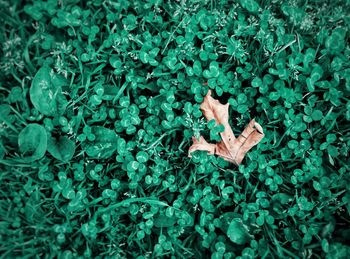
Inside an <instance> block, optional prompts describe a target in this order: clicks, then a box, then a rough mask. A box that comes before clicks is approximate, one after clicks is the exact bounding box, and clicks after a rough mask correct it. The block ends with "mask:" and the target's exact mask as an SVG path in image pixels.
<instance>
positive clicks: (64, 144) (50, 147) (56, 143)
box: [47, 136, 75, 162]
mask: <svg viewBox="0 0 350 259" xmlns="http://www.w3.org/2000/svg"><path fill="white" fill-rule="evenodd" d="M47 151H49V153H50V154H51V155H52V156H53V157H54V158H56V159H58V160H61V161H63V162H68V161H69V160H71V159H72V157H73V155H74V152H75V143H74V142H73V141H72V140H70V139H69V138H68V137H66V136H63V137H60V138H59V139H58V140H57V139H55V138H54V137H51V138H49V139H48V141H47Z"/></svg>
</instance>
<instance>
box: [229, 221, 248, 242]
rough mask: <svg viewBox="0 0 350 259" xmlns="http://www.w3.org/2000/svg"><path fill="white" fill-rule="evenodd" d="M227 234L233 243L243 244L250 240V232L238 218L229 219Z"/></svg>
mask: <svg viewBox="0 0 350 259" xmlns="http://www.w3.org/2000/svg"><path fill="white" fill-rule="evenodd" d="M227 236H228V237H229V238H230V240H231V241H232V242H233V243H236V244H238V245H243V244H245V243H247V242H248V241H250V234H249V232H248V228H247V226H245V225H244V224H243V222H242V221H241V220H240V219H238V218H235V219H233V220H232V221H231V223H230V225H229V227H228V230H227Z"/></svg>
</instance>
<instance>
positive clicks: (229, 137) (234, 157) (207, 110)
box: [188, 90, 264, 165]
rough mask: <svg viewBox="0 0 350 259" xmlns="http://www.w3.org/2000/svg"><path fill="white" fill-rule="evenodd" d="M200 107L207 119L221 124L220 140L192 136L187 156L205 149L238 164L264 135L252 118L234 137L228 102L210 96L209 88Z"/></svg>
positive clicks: (211, 153)
mask: <svg viewBox="0 0 350 259" xmlns="http://www.w3.org/2000/svg"><path fill="white" fill-rule="evenodd" d="M200 108H201V110H202V112H203V115H204V117H205V118H206V119H207V120H208V121H210V120H212V119H214V120H215V121H216V124H222V125H223V126H224V127H225V130H224V132H221V133H220V135H221V139H222V141H220V142H218V143H216V144H210V143H208V142H207V141H206V140H205V139H204V138H203V136H200V138H199V140H197V139H196V138H195V137H192V140H193V144H192V146H191V147H190V148H189V150H188V153H189V157H191V153H192V152H194V151H196V150H201V151H207V152H208V153H209V154H210V155H214V154H215V155H218V156H220V157H222V158H224V159H225V160H227V161H229V162H231V163H234V164H236V165H239V164H240V163H241V162H242V160H243V158H244V156H245V154H246V153H247V152H248V151H249V150H250V149H251V148H252V147H254V146H255V145H256V144H258V143H259V142H260V140H261V139H262V138H263V137H264V132H263V129H262V127H261V126H260V124H259V123H257V122H255V120H254V119H252V120H251V121H250V122H249V124H248V125H247V127H246V128H245V129H244V130H243V132H242V133H241V135H239V136H238V137H237V138H236V137H235V135H234V134H233V131H232V128H231V126H230V124H229V122H228V120H229V114H228V108H229V104H228V103H227V104H225V105H224V104H221V103H220V102H219V101H218V100H215V99H214V98H213V97H212V96H211V91H210V90H209V91H208V94H207V95H206V96H205V97H204V100H203V102H202V104H201V106H200Z"/></svg>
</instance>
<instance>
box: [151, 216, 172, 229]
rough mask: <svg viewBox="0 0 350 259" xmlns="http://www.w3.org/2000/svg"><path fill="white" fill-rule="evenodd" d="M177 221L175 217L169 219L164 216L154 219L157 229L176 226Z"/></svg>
mask: <svg viewBox="0 0 350 259" xmlns="http://www.w3.org/2000/svg"><path fill="white" fill-rule="evenodd" d="M176 221H177V219H176V218H175V217H167V216H166V215H164V214H161V215H158V216H157V217H155V218H154V226H156V227H157V228H168V227H172V226H174V225H175V223H176Z"/></svg>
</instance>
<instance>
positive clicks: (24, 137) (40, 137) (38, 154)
mask: <svg viewBox="0 0 350 259" xmlns="http://www.w3.org/2000/svg"><path fill="white" fill-rule="evenodd" d="M18 146H19V150H20V152H21V153H22V154H23V155H24V158H23V160H24V161H25V162H33V161H35V160H38V159H40V158H42V157H43V156H44V155H45V152H46V149H47V134H46V130H45V128H44V127H43V126H41V125H39V124H36V123H33V124H28V126H26V127H25V128H24V129H23V130H22V131H21V132H20V133H19V135H18Z"/></svg>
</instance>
